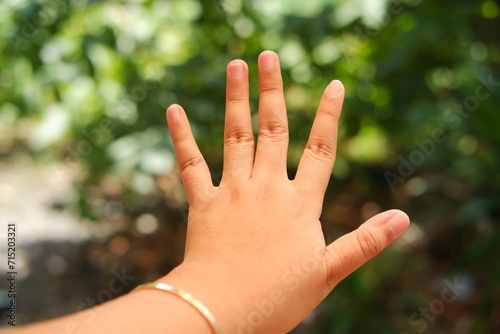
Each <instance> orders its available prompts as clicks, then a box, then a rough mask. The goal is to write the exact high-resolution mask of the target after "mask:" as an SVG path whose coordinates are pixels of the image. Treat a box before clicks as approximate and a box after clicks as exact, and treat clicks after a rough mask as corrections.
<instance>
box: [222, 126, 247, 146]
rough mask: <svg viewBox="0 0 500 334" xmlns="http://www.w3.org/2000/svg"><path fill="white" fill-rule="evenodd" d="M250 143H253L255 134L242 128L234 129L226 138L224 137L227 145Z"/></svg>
mask: <svg viewBox="0 0 500 334" xmlns="http://www.w3.org/2000/svg"><path fill="white" fill-rule="evenodd" d="M249 143H251V144H253V135H252V134H251V133H248V132H246V131H243V130H241V129H236V130H234V131H231V132H229V133H228V134H227V136H226V138H225V139H224V146H225V147H231V146H234V145H241V144H249Z"/></svg>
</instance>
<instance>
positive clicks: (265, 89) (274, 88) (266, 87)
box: [260, 82, 282, 94]
mask: <svg viewBox="0 0 500 334" xmlns="http://www.w3.org/2000/svg"><path fill="white" fill-rule="evenodd" d="M281 91H282V85H281V83H279V82H273V83H263V84H261V86H260V93H261V94H262V93H281Z"/></svg>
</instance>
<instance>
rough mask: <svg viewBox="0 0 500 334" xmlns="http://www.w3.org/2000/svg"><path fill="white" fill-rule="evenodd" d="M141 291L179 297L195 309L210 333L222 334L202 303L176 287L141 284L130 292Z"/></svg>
mask: <svg viewBox="0 0 500 334" xmlns="http://www.w3.org/2000/svg"><path fill="white" fill-rule="evenodd" d="M141 289H152V290H161V291H165V292H168V293H171V294H173V295H176V296H178V297H180V298H181V299H183V300H185V301H186V302H188V303H189V304H191V305H192V306H193V307H194V308H195V309H196V311H198V313H200V314H201V315H202V316H203V317H204V318H205V320H206V321H207V323H208V325H209V326H210V327H211V328H212V332H213V333H214V334H222V331H221V329H220V326H219V324H218V323H217V320H215V317H214V315H213V314H212V312H210V311H209V310H208V308H207V307H206V306H205V305H203V303H202V302H200V301H199V300H198V299H196V298H194V297H193V296H192V295H191V294H189V293H187V292H186V291H184V290H181V289H178V288H176V287H173V286H171V285H168V284H165V283H143V284H140V285H138V286H136V287H135V288H134V289H133V290H132V291H136V290H141Z"/></svg>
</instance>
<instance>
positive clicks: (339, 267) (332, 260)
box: [325, 247, 344, 290]
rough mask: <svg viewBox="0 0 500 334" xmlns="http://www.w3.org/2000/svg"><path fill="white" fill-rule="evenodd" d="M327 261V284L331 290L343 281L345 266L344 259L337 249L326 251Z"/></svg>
mask: <svg viewBox="0 0 500 334" xmlns="http://www.w3.org/2000/svg"><path fill="white" fill-rule="evenodd" d="M325 253H326V254H325V259H326V261H327V263H326V266H327V276H326V284H327V287H328V288H329V289H330V290H333V288H334V287H335V286H336V285H337V284H338V283H339V282H340V281H341V280H342V274H341V273H343V272H344V270H343V264H342V263H344V262H343V261H342V257H341V256H340V254H339V252H338V250H337V249H336V248H335V247H327V248H326V249H325Z"/></svg>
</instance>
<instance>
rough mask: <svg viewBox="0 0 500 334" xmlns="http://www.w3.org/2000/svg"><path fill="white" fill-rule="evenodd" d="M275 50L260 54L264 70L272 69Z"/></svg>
mask: <svg viewBox="0 0 500 334" xmlns="http://www.w3.org/2000/svg"><path fill="white" fill-rule="evenodd" d="M274 57H275V56H274V52H271V51H265V52H263V53H261V55H260V66H261V67H262V69H263V70H266V71H268V70H271V69H272V68H273V67H274Z"/></svg>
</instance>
